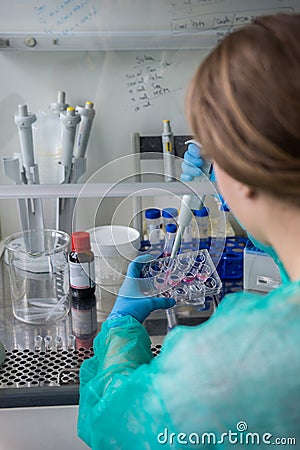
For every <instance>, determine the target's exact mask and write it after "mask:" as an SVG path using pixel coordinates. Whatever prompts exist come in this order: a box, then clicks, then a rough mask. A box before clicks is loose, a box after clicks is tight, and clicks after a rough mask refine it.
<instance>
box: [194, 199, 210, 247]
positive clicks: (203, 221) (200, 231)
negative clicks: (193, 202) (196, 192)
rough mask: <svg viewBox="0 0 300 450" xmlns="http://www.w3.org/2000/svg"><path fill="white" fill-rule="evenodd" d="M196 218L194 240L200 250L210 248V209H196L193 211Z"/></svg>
mask: <svg viewBox="0 0 300 450" xmlns="http://www.w3.org/2000/svg"><path fill="white" fill-rule="evenodd" d="M193 214H194V217H195V232H194V233H193V234H194V236H193V240H194V242H195V245H196V246H198V248H208V247H209V231H208V228H209V227H208V225H209V218H208V214H209V210H208V208H205V207H203V208H201V209H195V210H194V211H193Z"/></svg>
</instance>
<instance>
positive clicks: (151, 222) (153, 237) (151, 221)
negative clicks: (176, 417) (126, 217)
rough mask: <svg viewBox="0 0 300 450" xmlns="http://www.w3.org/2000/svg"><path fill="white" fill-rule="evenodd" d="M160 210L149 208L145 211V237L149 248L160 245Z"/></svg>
mask: <svg viewBox="0 0 300 450" xmlns="http://www.w3.org/2000/svg"><path fill="white" fill-rule="evenodd" d="M160 217H161V213H160V209H158V208H149V209H146V211H145V219H146V227H147V236H148V239H149V241H150V244H151V246H153V245H160Z"/></svg>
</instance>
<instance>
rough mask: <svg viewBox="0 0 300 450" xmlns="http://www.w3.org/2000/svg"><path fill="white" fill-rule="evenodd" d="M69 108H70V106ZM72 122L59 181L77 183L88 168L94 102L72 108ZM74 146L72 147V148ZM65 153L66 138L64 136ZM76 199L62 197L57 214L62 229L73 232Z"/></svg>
mask: <svg viewBox="0 0 300 450" xmlns="http://www.w3.org/2000/svg"><path fill="white" fill-rule="evenodd" d="M68 109H69V108H68ZM72 110H73V112H72V113H71V114H72V120H73V118H76V120H75V119H74V122H72V125H73V127H74V128H73V134H72V136H70V140H69V143H68V142H67V143H66V147H67V146H68V145H69V146H68V150H66V154H65V158H64V156H63V161H62V164H61V165H60V166H61V167H60V168H59V172H60V174H61V176H60V177H59V182H61V183H77V181H78V179H79V178H80V177H81V175H83V174H84V172H85V170H86V158H85V154H86V150H87V145H88V141H89V137H90V133H91V129H92V124H93V120H94V118H95V114H96V111H95V109H94V103H93V102H86V104H85V107H83V106H76V110H74V108H72ZM67 120H68V119H67V113H65V116H64V117H62V121H63V123H64V124H67ZM79 122H80V128H79V133H78V141H77V146H76V147H75V149H74V156H73V148H74V140H75V132H76V126H77V124H78V123H79ZM66 126H67V125H66ZM71 147H72V148H71ZM63 155H64V138H63ZM64 162H65V163H66V164H67V166H68V168H66V167H65V168H64V172H62V166H63V165H64ZM75 204H76V199H75V198H68V199H60V201H59V208H58V215H57V226H58V228H59V229H60V230H63V231H66V232H67V233H69V234H71V232H72V219H73V211H74V208H75Z"/></svg>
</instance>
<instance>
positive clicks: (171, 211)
mask: <svg viewBox="0 0 300 450" xmlns="http://www.w3.org/2000/svg"><path fill="white" fill-rule="evenodd" d="M162 216H163V217H165V218H166V219H173V218H174V217H177V216H178V211H177V209H176V208H164V209H163V210H162Z"/></svg>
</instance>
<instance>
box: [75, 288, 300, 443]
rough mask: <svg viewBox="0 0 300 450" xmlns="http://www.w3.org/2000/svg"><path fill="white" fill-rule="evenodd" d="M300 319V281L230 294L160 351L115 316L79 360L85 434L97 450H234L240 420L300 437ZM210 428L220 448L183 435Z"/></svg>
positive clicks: (128, 320) (254, 428) (139, 329)
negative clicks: (262, 290)
mask: <svg viewBox="0 0 300 450" xmlns="http://www.w3.org/2000/svg"><path fill="white" fill-rule="evenodd" d="M299 318H300V282H295V283H288V284H287V285H282V286H281V287H279V288H277V289H275V290H274V291H272V292H270V293H269V294H267V295H265V296H261V295H257V294H255V295H254V294H251V293H238V294H230V295H229V296H227V297H226V298H225V299H224V300H223V301H222V302H221V304H220V305H219V307H218V309H217V311H216V313H215V314H214V315H213V316H212V317H211V319H209V320H208V321H207V322H205V323H204V324H202V325H199V326H196V327H184V326H178V327H176V328H175V329H174V330H172V331H171V332H170V333H169V334H168V335H167V336H166V338H165V340H164V343H163V348H162V351H161V353H160V355H159V356H158V357H156V358H152V354H151V351H150V340H149V337H148V335H147V332H146V330H145V328H144V327H143V326H142V325H141V324H140V323H139V322H137V321H136V320H135V319H134V318H132V317H130V316H125V317H121V318H117V319H114V320H108V321H107V322H105V323H104V324H103V327H102V330H101V332H100V333H99V335H98V336H97V338H96V340H95V345H94V350H95V356H94V357H93V358H91V359H89V360H87V361H85V362H84V363H83V364H82V366H81V373H80V380H81V384H80V402H79V416H78V433H79V436H80V437H81V438H82V439H83V440H84V441H85V442H86V443H87V444H88V445H89V446H90V447H91V448H92V449H93V450H111V449H113V450H119V449H120V450H157V449H161V448H164V445H163V444H164V443H166V444H167V445H166V446H165V448H172V449H174V450H178V449H182V448H206V449H208V448H217V449H219V448H222V449H228V450H230V449H232V443H228V439H227V440H225V443H224V442H223V441H222V433H226V432H228V430H232V431H234V432H237V424H238V423H239V422H241V421H243V422H245V423H246V424H247V427H248V431H249V432H253V433H257V434H258V435H259V436H262V435H263V433H266V432H267V433H269V434H271V436H272V442H274V439H275V437H295V438H296V439H297V442H300V428H299V423H300V409H299V404H300V385H299V377H297V373H300V357H299V341H300V327H299ZM172 433H173V434H172ZM180 433H183V434H180ZM204 433H214V434H213V435H211V436H217V440H218V441H217V444H218V445H217V444H216V445H211V444H208V443H207V441H206V444H201V442H200V444H199V445H198V447H197V445H194V444H192V443H190V445H186V444H184V445H183V444H182V443H181V442H179V441H178V439H179V440H183V441H185V440H186V438H185V437H184V436H188V437H189V438H190V439H193V440H194V442H196V439H197V436H198V437H199V436H200V437H201V436H202V435H203V434H204ZM174 436H175V437H174ZM206 437H207V436H206ZM158 438H160V439H161V441H160V442H159V440H158ZM176 439H177V440H176ZM171 440H172V441H171ZM272 442H271V443H272ZM237 447H238V448H239V446H237ZM253 448H258V447H255V446H254V447H253ZM259 448H260V446H259Z"/></svg>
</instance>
